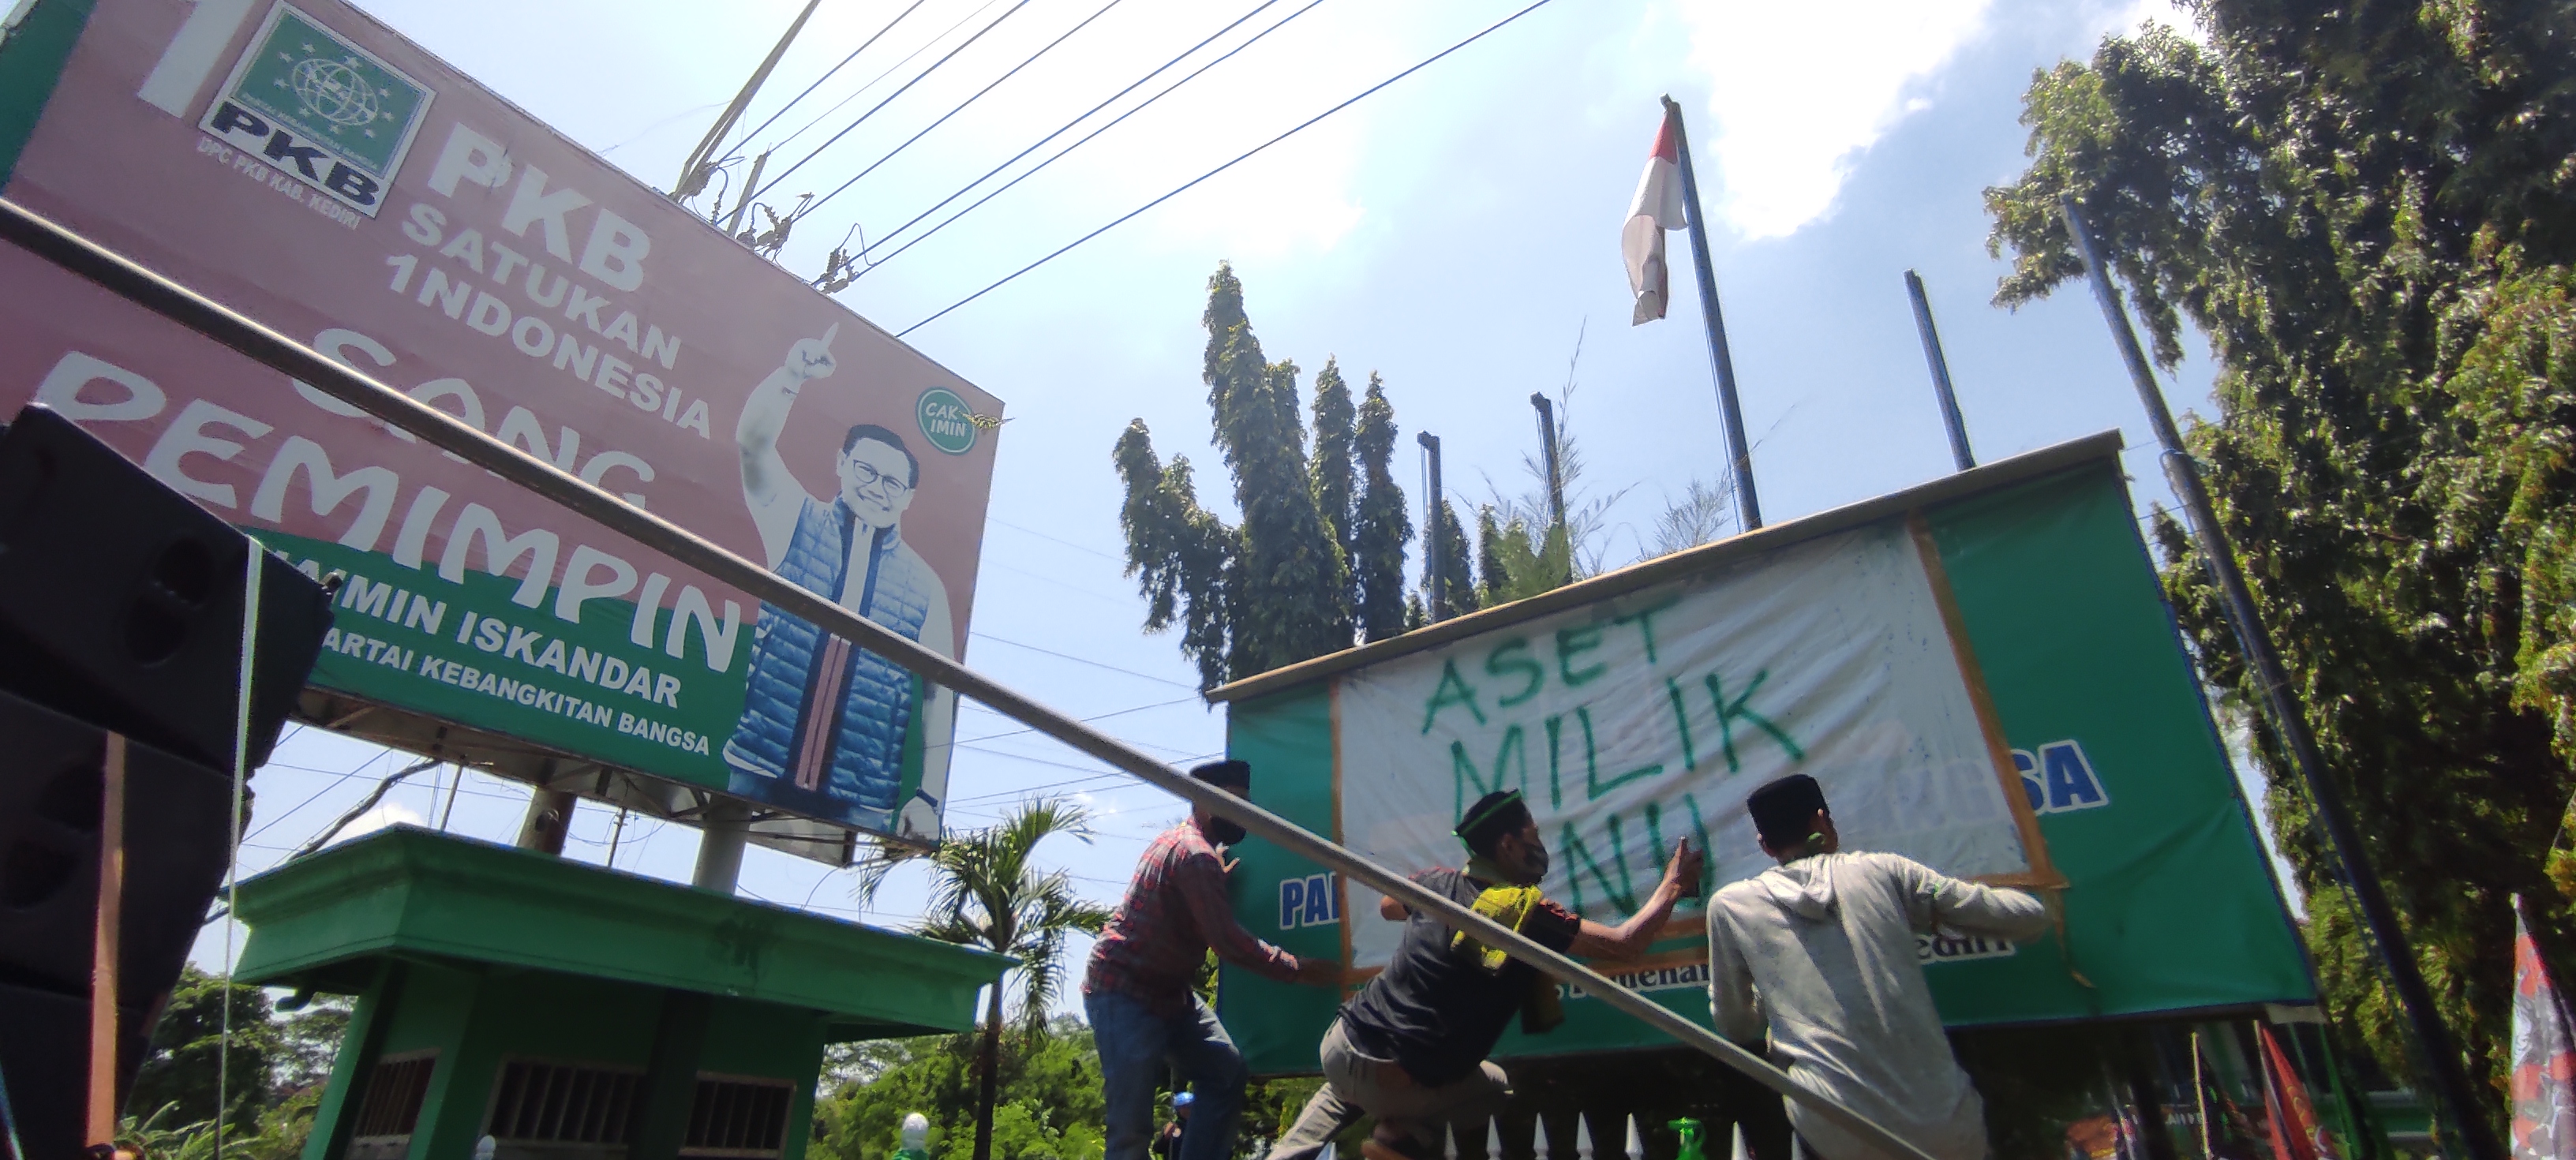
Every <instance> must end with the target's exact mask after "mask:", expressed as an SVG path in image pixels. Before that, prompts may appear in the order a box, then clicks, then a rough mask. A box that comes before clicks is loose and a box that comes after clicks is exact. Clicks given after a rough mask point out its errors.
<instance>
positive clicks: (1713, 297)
mask: <svg viewBox="0 0 2576 1160" xmlns="http://www.w3.org/2000/svg"><path fill="white" fill-rule="evenodd" d="M1664 115H1665V116H1667V117H1671V118H1672V119H1673V144H1674V146H1675V147H1676V148H1675V151H1676V152H1678V153H1679V154H1681V169H1682V205H1683V207H1684V208H1685V209H1687V210H1688V211H1689V212H1688V213H1686V214H1684V215H1683V218H1684V219H1685V220H1686V221H1687V222H1688V223H1689V225H1690V244H1691V272H1692V273H1694V274H1697V275H1698V276H1699V312H1700V317H1701V318H1702V319H1703V320H1705V321H1706V322H1707V323H1708V361H1709V365H1710V366H1712V367H1714V368H1716V371H1717V407H1718V410H1719V411H1720V412H1721V413H1723V415H1724V416H1725V418H1726V454H1727V457H1728V458H1727V470H1728V471H1730V472H1733V473H1734V475H1735V507H1736V510H1737V512H1738V513H1739V514H1740V515H1741V516H1742V520H1743V524H1744V530H1745V531H1748V532H1749V531H1752V530H1753V529H1755V528H1758V527H1761V526H1762V501H1761V500H1760V499H1759V498H1757V497H1755V495H1754V494H1753V452H1752V449H1750V448H1749V447H1747V446H1745V442H1744V409H1743V408H1741V407H1738V406H1737V405H1736V403H1735V355H1734V354H1733V353H1732V352H1730V351H1729V350H1728V349H1727V345H1726V315H1725V313H1724V312H1723V311H1721V310H1719V309H1718V308H1717V272H1716V270H1715V269H1713V268H1711V267H1710V265H1709V262H1708V225H1707V223H1706V222H1704V221H1702V220H1701V217H1702V215H1701V213H1700V208H1699V178H1698V177H1697V176H1695V175H1694V174H1693V173H1692V172H1691V147H1690V134H1689V133H1687V132H1685V131H1684V130H1683V129H1682V107H1681V106H1680V105H1677V104H1675V103H1673V99H1672V98H1671V97H1665V98H1664Z"/></svg>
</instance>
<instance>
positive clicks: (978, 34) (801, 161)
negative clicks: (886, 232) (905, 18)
mask: <svg viewBox="0 0 2576 1160" xmlns="http://www.w3.org/2000/svg"><path fill="white" fill-rule="evenodd" d="M1542 2H1544V0H1542ZM1029 3H1030V0H1020V2H1019V3H1017V4H1013V5H1011V6H1010V7H1009V8H1008V9H1006V10H1004V11H1003V13H1002V14H1001V15H999V16H996V17H994V18H993V22H992V23H990V24H987V25H985V26H984V27H982V28H978V29H976V30H975V35H973V36H969V37H967V38H966V39H964V40H962V41H959V42H958V44H957V47H955V48H952V49H949V50H948V55H946V56H943V57H940V58H939V59H938V60H934V61H932V62H930V67H928V68H925V69H923V70H921V72H920V73H919V74H917V75H915V76H914V77H913V78H912V79H911V80H908V81H905V82H903V87H902V88H899V89H896V90H895V91H893V92H891V93H888V94H886V99H884V100H882V101H878V102H877V103H876V105H875V106H874V107H872V108H870V109H869V110H868V111H867V112H864V113H861V114H859V119H858V120H856V121H852V122H850V123H849V124H848V125H846V126H843V127H842V129H841V131H840V132H838V133H834V134H832V136H831V139H830V140H827V141H825V142H823V143H822V144H820V145H817V146H815V147H814V151H813V152H811V153H808V154H806V155H805V156H803V157H801V158H798V159H797V162H796V164H794V165H790V166H788V167H787V168H786V170H785V171H783V172H781V173H780V174H779V175H778V176H776V177H773V178H771V179H769V184H767V185H763V186H761V187H760V188H758V189H755V190H753V191H751V194H750V197H754V198H756V197H759V196H760V195H761V194H764V193H767V192H769V191H770V190H773V189H776V188H778V183H779V182H782V181H785V180H787V175H788V174H790V173H794V172H796V171H797V170H799V169H802V168H804V167H805V163H806V162H808V161H812V160H813V159H815V158H817V157H820V156H822V155H823V151H824V150H826V149H829V148H831V147H832V145H833V143H834V142H837V141H839V140H840V139H841V138H843V137H847V136H849V135H850V134H851V132H852V131H854V130H856V129H857V128H858V127H859V126H860V125H863V124H866V123H867V119H868V118H870V117H873V116H876V115H877V111H878V110H879V109H883V108H885V107H886V106H887V105H890V104H893V103H894V100H895V98H897V97H900V96H902V95H904V94H905V93H908V92H911V91H912V86H914V85H917V84H920V83H921V81H922V78H923V77H927V76H929V75H930V74H932V73H935V72H938V71H939V67H940V66H941V65H944V64H947V63H948V62H949V61H952V60H955V59H957V54H958V53H961V52H964V51H966V49H967V48H968V47H969V46H971V45H973V44H974V43H975V42H976V41H978V40H982V39H984V34H985V33H987V32H991V31H992V30H994V29H996V28H1000V27H1001V26H1002V22H1003V21H1005V20H1008V19H1010V18H1011V17H1012V16H1014V15H1017V14H1018V13H1019V11H1020V9H1023V8H1026V7H1028V6H1029Z"/></svg>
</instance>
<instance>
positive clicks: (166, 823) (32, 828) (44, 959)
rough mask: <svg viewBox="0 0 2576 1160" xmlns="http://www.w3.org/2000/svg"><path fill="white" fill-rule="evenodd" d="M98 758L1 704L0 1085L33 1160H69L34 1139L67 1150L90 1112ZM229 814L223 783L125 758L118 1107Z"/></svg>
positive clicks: (101, 756) (210, 884)
mask: <svg viewBox="0 0 2576 1160" xmlns="http://www.w3.org/2000/svg"><path fill="white" fill-rule="evenodd" d="M106 751H107V733H106V731H104V730H102V729H99V728H98V727H97V726H94V725H89V724H86V723H83V722H80V721H75V720H73V719H71V718H70V717H66V716H64V715H63V714H61V713H57V712H55V711H53V710H51V709H48V708H45V707H44V706H42V705H37V704H35V703H33V702H30V701H27V700H24V699H22V698H18V697H13V696H10V695H8V694H6V693H0V1069H5V1073H6V1076H7V1080H8V1083H9V1097H10V1102H11V1104H12V1105H13V1106H14V1107H15V1108H16V1110H17V1113H18V1119H19V1124H20V1127H21V1129H22V1130H30V1134H29V1138H28V1148H29V1152H30V1155H31V1156H34V1157H45V1156H57V1155H60V1156H67V1155H70V1154H71V1152H70V1151H52V1150H48V1149H46V1148H42V1147H38V1146H37V1145H36V1143H35V1139H36V1132H34V1131H33V1130H31V1129H33V1128H34V1127H35V1126H39V1125H44V1124H50V1123H53V1122H55V1121H57V1120H61V1121H65V1122H67V1123H68V1125H69V1127H68V1128H66V1129H63V1130H67V1131H69V1132H71V1133H72V1134H73V1135H74V1136H77V1135H78V1134H79V1131H80V1122H81V1109H82V1108H83V1107H84V1106H85V1105H86V1104H87V1092H88V1075H89V1069H88V1064H87V1062H86V1061H87V1059H88V1056H89V1037H90V1029H89V1010H90V986H91V982H90V965H91V962H92V955H93V951H94V948H95V947H96V945H97V944H96V938H97V925H96V924H97V916H98V876H99V845H100V842H99V839H100V831H101V828H102V825H101V824H102V821H103V812H104V806H105V798H104V792H103V791H104V788H105V785H106V781H105V757H106ZM231 803H232V778H231V776H230V775H228V774H225V773H223V772H220V771H218V770H214V769H209V768H207V767H205V766H202V765H198V764H196V763H194V762H189V761H182V760H180V759H179V758H176V757H173V756H171V755H169V754H167V753H163V752H161V751H160V750H158V749H155V748H152V747H151V746H148V745H143V744H140V743H137V742H131V741H129V742H128V743H127V745H126V756H125V889H124V893H123V894H122V896H121V901H120V903H119V905H120V907H121V908H122V911H123V920H124V921H123V922H121V923H120V924H119V930H120V937H121V940H122V941H121V943H120V946H119V948H118V949H119V954H118V956H117V960H118V963H117V1006H118V1007H119V1008H121V1009H122V1010H121V1013H120V1017H119V1019H118V1021H117V1023H118V1030H119V1038H120V1040H122V1041H127V1042H124V1043H123V1045H122V1047H121V1048H120V1050H119V1052H118V1055H119V1059H118V1073H117V1091H118V1097H119V1100H120V1102H121V1101H122V1099H123V1095H124V1092H125V1090H126V1089H127V1088H129V1087H131V1086H132V1085H133V1083H134V1071H135V1068H137V1067H139V1066H140V1065H141V1064H142V1061H143V1056H142V1052H141V1049H140V1046H139V1045H140V1044H141V1043H142V1041H143V1039H144V1038H145V1037H146V1036H147V1035H149V1034H150V1032H151V1028H150V1026H149V1025H148V1024H149V1019H150V1017H151V1014H152V1013H153V1012H155V1011H157V1010H158V1008H159V1006H160V1004H161V1002H162V999H163V996H164V995H166V994H167V993H168V992H169V990H170V988H171V987H172V986H174V985H176V983H177V982H178V978H179V968H180V966H181V965H182V964H183V963H185V962H186V961H187V958H188V948H189V946H190V945H191V944H193V943H194V942H195V941H196V938H197V930H198V928H199V927H200V926H202V925H204V923H205V916H206V906H207V904H208V903H209V902H211V901H212V900H213V899H214V896H215V891H216V889H217V888H218V887H220V886H221V885H222V884H223V879H224V867H225V865H226V864H227V862H228V860H229V859H228V857H227V851H228V850H229V849H230V842H231V828H230V826H229V825H228V824H227V823H226V822H225V817H226V812H227V811H228V810H229V809H230V807H231ZM66 1084H68V1085H70V1086H69V1087H68V1088H67V1089H66V1090H68V1091H69V1092H70V1093H71V1094H72V1097H73V1098H70V1099H68V1100H64V1101H61V1102H47V1101H45V1100H42V1099H37V1098H31V1093H30V1092H29V1091H28V1090H26V1089H28V1088H29V1087H30V1085H34V1088H35V1091H36V1092H39V1093H41V1092H45V1091H51V1090H53V1089H56V1088H62V1087H63V1086H64V1085H66ZM79 1144H80V1141H78V1140H76V1139H75V1140H73V1141H72V1148H73V1150H77V1148H78V1146H79Z"/></svg>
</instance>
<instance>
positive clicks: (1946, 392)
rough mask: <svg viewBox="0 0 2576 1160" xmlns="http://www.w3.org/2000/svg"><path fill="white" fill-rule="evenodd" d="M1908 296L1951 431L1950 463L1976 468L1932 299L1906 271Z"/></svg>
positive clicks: (1935, 394)
mask: <svg viewBox="0 0 2576 1160" xmlns="http://www.w3.org/2000/svg"><path fill="white" fill-rule="evenodd" d="M1905 293H1906V294H1907V295H1909V296H1911V297H1912V298H1913V299H1914V329H1916V330H1918V331H1921V332H1922V334H1923V361H1924V362H1926V363H1929V364H1931V366H1932V396H1933V398H1935V399H1937V400H1938V401H1939V402H1940V404H1941V426H1942V427H1943V428H1945V429H1947V430H1948V431H1949V432H1950V461H1951V462H1952V463H1955V464H1958V466H1959V470H1961V471H1966V470H1968V469H1969V468H1971V467H1975V466H1976V465H1977V457H1976V454H1975V453H1974V452H1971V451H1969V450H1968V423H1967V420H1965V419H1963V418H1961V417H1960V416H1959V396H1958V395H1956V394H1954V393H1952V392H1951V390H1950V360H1949V358H1948V357H1947V356H1945V355H1943V354H1942V353H1941V332H1940V331H1939V330H1937V329H1935V328H1934V327H1933V325H1932V299H1931V298H1930V297H1928V296H1926V295H1925V294H1924V293H1923V279H1922V278H1921V277H1919V276H1917V275H1916V274H1915V273H1914V271H1912V270H1907V271H1906V272H1905Z"/></svg>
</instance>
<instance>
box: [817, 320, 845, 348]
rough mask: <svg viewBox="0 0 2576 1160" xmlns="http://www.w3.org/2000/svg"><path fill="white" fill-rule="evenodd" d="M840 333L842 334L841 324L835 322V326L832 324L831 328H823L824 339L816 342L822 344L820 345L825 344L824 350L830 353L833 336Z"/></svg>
mask: <svg viewBox="0 0 2576 1160" xmlns="http://www.w3.org/2000/svg"><path fill="white" fill-rule="evenodd" d="M839 333H841V324H840V323H837V322H835V323H833V324H832V325H830V326H826V327H824V328H823V337H822V338H820V339H817V340H816V341H818V342H820V343H822V344H823V349H824V350H826V351H829V350H831V349H832V336H833V335H836V334H839Z"/></svg>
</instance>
